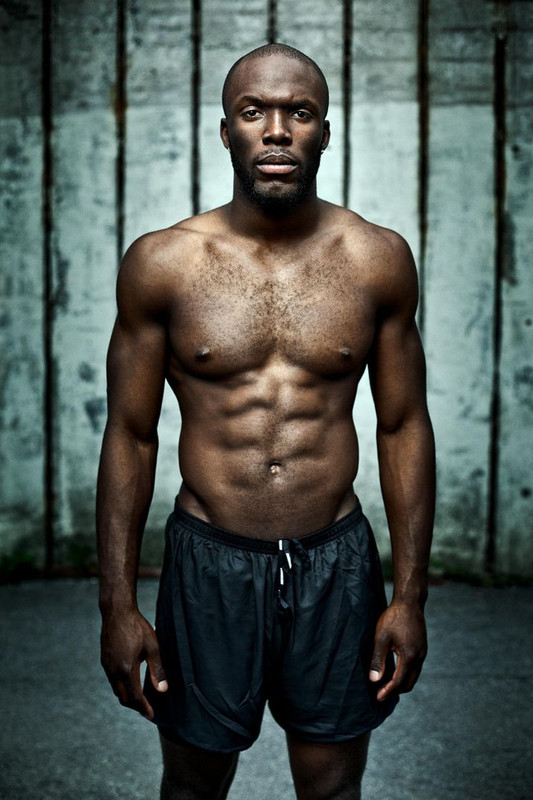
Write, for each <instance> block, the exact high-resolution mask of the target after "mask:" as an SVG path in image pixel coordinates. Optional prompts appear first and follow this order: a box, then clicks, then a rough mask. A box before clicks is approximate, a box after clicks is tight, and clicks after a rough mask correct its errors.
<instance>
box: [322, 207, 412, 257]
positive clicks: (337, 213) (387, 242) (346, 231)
mask: <svg viewBox="0 0 533 800" xmlns="http://www.w3.org/2000/svg"><path fill="white" fill-rule="evenodd" d="M329 206H330V209H329V213H330V215H331V220H332V222H331V229H332V232H335V231H336V232H338V235H339V236H340V237H341V238H342V242H343V244H345V246H346V247H347V248H349V250H350V251H351V252H353V253H354V254H356V253H357V254H358V255H359V256H364V255H368V256H370V257H372V258H376V257H381V258H382V259H386V260H387V261H391V262H393V263H394V262H396V261H398V259H400V260H401V259H404V258H405V257H406V256H409V255H410V249H409V245H408V244H407V242H406V241H405V239H404V238H403V236H401V235H400V234H399V233H397V232H396V231H394V230H392V229H390V228H385V227H383V226H382V225H377V224H376V223H375V222H370V221H369V220H367V219H365V218H364V217H362V216H361V215H360V214H357V213H356V212H355V211H351V210H350V209H348V208H343V207H342V206H335V205H333V204H329Z"/></svg>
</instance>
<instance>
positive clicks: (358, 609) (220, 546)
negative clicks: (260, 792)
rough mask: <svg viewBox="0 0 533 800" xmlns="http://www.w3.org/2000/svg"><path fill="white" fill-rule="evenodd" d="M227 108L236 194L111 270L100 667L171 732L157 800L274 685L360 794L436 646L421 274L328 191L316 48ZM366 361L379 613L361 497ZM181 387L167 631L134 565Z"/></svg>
mask: <svg viewBox="0 0 533 800" xmlns="http://www.w3.org/2000/svg"><path fill="white" fill-rule="evenodd" d="M223 105H224V112H225V118H224V119H223V120H222V122H221V137H222V142H223V144H224V146H225V147H226V148H227V149H228V150H229V151H230V155H231V159H232V163H233V168H234V172H235V181H234V193H233V199H232V200H231V202H230V203H228V204H227V205H225V206H222V207H221V208H217V209H215V210H213V211H210V212H208V213H205V214H200V215H199V216H196V217H193V218H192V219H188V220H185V221H184V222H180V223H178V224H176V225H173V226H172V227H170V228H168V229H166V230H163V231H158V232H156V233H150V234H148V235H146V236H144V237H141V238H140V239H139V240H138V241H136V242H135V243H134V244H133V245H132V246H131V247H130V249H129V251H128V252H127V254H126V256H125V258H124V261H123V264H122V267H121V270H120V275H119V279H118V319H117V322H116V325H115V329H114V332H113V336H112V340H111V345H110V350H109V358H108V380H109V418H108V423H107V428H106V432H105V437H104V444H103V450H102V458H101V466H100V476H99V490H98V541H99V556H100V567H101V596H100V604H101V610H102V616H103V628H102V663H103V666H104V668H105V670H106V673H107V675H108V677H109V680H110V682H111V685H112V687H113V689H114V692H115V694H116V695H117V696H118V698H119V700H120V702H121V703H122V704H123V705H126V706H129V707H131V708H133V709H136V710H137V711H139V712H140V713H141V714H143V715H145V716H146V717H148V718H149V719H152V720H154V721H155V722H156V723H157V725H158V726H159V731H160V736H161V743H162V750H163V762H164V775H163V782H162V789H161V797H162V798H199V799H200V798H224V797H226V795H227V791H228V788H229V786H230V783H231V780H232V777H233V774H234V772H235V767H236V763H237V756H238V752H239V751H240V750H242V749H244V748H246V747H249V746H250V745H251V744H252V743H253V741H254V740H255V739H256V738H257V735H258V733H259V727H260V724H261V719H262V715H263V711H264V706H265V702H266V701H268V702H269V704H270V708H271V710H272V713H273V715H274V717H275V719H276V720H277V721H278V722H279V723H280V725H281V726H282V727H283V728H284V729H285V730H286V735H287V742H288V748H289V756H290V763H291V768H292V773H293V777H294V783H295V788H296V793H297V796H298V798H300V800H303V799H305V800H319V799H320V800H326V798H327V799H328V800H333V799H334V798H335V799H336V800H340V799H341V798H350V800H353V798H357V797H360V783H361V776H362V772H363V769H364V765H365V760H366V751H367V746H368V740H369V735H370V731H371V730H372V729H373V728H375V727H376V726H377V725H379V724H380V723H381V722H382V721H383V720H384V719H385V717H386V716H388V714H390V713H391V711H392V709H393V708H394V705H395V703H396V701H397V697H398V694H399V693H401V692H408V691H409V690H410V689H412V687H413V685H414V683H415V682H416V680H417V678H418V675H419V673H420V670H421V666H422V662H423V660H424V656H425V652H426V636H425V626H424V617H423V607H424V602H425V599H426V594H427V564H428V554H429V546H430V539H431V529H432V521H433V505H434V447H433V437H432V431H431V425H430V421H429V418H428V412H427V407H426V399H425V367H424V357H423V353H422V347H421V344H420V339H419V335H418V332H417V328H416V324H415V309H416V305H417V279H416V272H415V267H414V265H413V260H412V257H411V254H410V251H409V248H408V246H407V245H406V243H405V242H404V241H403V240H402V239H401V238H400V236H398V235H397V234H396V233H393V232H392V231H389V230H385V229H383V228H380V227H378V226H376V225H372V224H370V223H369V222H367V221H365V220H364V219H362V218H361V217H360V216H359V215H358V214H355V213H353V212H351V211H348V210H346V209H344V208H340V207H338V206H335V205H332V204H331V203H327V202H324V201H322V200H320V199H318V198H317V195H316V182H315V178H316V173H317V170H318V166H319V163H320V157H321V153H322V152H323V151H324V150H325V148H326V147H327V146H328V142H329V137H330V130H329V123H328V121H327V120H326V118H325V117H326V112H327V105H328V90H327V85H326V82H325V80H324V77H323V75H322V73H321V71H320V70H319V68H318V67H317V65H316V64H315V63H314V62H313V61H311V60H310V59H309V58H307V57H306V56H305V55H303V54H302V53H300V52H299V51H297V50H294V49H292V48H288V47H286V46H283V45H269V46H265V47H262V48H259V49H257V50H255V51H253V52H252V53H249V54H248V55H247V56H244V57H243V58H242V59H240V60H239V61H238V62H237V63H236V64H235V65H234V67H233V68H232V69H231V70H230V73H229V74H228V77H227V79H226V83H225V86H224V93H223ZM367 366H368V369H369V374H370V380H371V386H372V391H373V397H374V401H375V406H376V411H377V419H378V427H377V447H378V455H379V466H380V476H381V487H382V493H383V498H384V502H385V507H386V512H387V518H388V523H389V529H390V536H391V541H392V551H393V565H394V593H393V597H392V602H391V603H390V605H389V606H388V607H386V602H385V596H384V592H383V583H382V578H381V572H380V567H379V561H378V559H377V555H376V549H375V544H374V540H373V536H372V532H371V529H370V527H369V524H368V522H367V521H366V519H365V518H364V516H363V514H362V511H361V507H360V505H359V501H358V499H357V497H356V496H355V494H354V491H353V488H352V484H353V481H354V479H355V476H356V473H357V465H358V450H357V436H356V432H355V429H354V424H353V420H352V407H353V403H354V399H355V395H356V391H357V385H358V382H359V380H360V378H361V376H362V374H363V372H364V370H365V368H366V367H367ZM165 380H167V381H168V383H169V385H170V386H171V388H172V390H173V391H174V394H175V395H176V398H177V400H178V403H179V406H180V409H181V415H182V429H181V435H180V443H179V457H180V467H181V475H182V479H183V482H182V484H181V488H180V489H179V493H178V496H177V499H176V507H175V510H174V513H173V514H172V515H171V517H170V519H169V522H168V525H167V530H166V551H165V561H164V567H163V574H162V577H161V586H160V591H159V599H158V608H157V619H156V631H157V635H156V633H155V632H154V630H153V629H152V627H151V626H150V624H149V623H148V622H147V621H146V620H145V619H144V618H143V616H141V614H140V613H139V611H138V609H137V605H136V573H137V566H138V560H139V549H140V545H141V538H142V533H143V528H144V524H145V520H146V516H147V513H148V508H149V505H150V501H151V497H152V489H153V482H154V470H155V464H156V454H157V423H158V417H159V412H160V406H161V398H162V394H163V384H164V381H165ZM393 654H395V656H394V655H393ZM142 661H146V662H147V665H148V671H147V679H146V681H145V685H144V689H143V687H142V686H141V682H140V664H141V662H142Z"/></svg>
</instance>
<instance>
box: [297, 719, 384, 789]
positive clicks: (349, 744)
mask: <svg viewBox="0 0 533 800" xmlns="http://www.w3.org/2000/svg"><path fill="white" fill-rule="evenodd" d="M369 742H370V733H365V734H363V735H362V736H358V737H356V738H354V739H349V740H347V741H345V742H336V743H333V744H322V743H319V742H309V741H305V740H304V739H300V738H298V737H296V736H294V735H293V734H290V733H288V734H287V745H288V748H289V760H290V765H291V770H292V776H293V780H294V788H295V790H296V795H297V797H298V800H358V798H360V797H361V779H362V777H363V772H364V770H365V766H366V759H367V753H368V744H369Z"/></svg>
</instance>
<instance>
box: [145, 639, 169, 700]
mask: <svg viewBox="0 0 533 800" xmlns="http://www.w3.org/2000/svg"><path fill="white" fill-rule="evenodd" d="M146 663H147V664H148V670H149V671H150V680H151V681H152V684H153V686H154V689H157V691H158V692H166V691H167V689H168V681H167V679H166V676H165V670H164V669H163V665H162V664H161V656H160V655H159V649H156V650H154V652H153V653H152V654H151V655H149V656H148V658H147V659H146Z"/></svg>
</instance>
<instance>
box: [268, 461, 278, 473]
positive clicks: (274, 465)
mask: <svg viewBox="0 0 533 800" xmlns="http://www.w3.org/2000/svg"><path fill="white" fill-rule="evenodd" d="M268 471H269V472H270V474H271V475H279V473H280V472H281V463H280V462H279V461H271V462H270V463H269V465H268Z"/></svg>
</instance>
